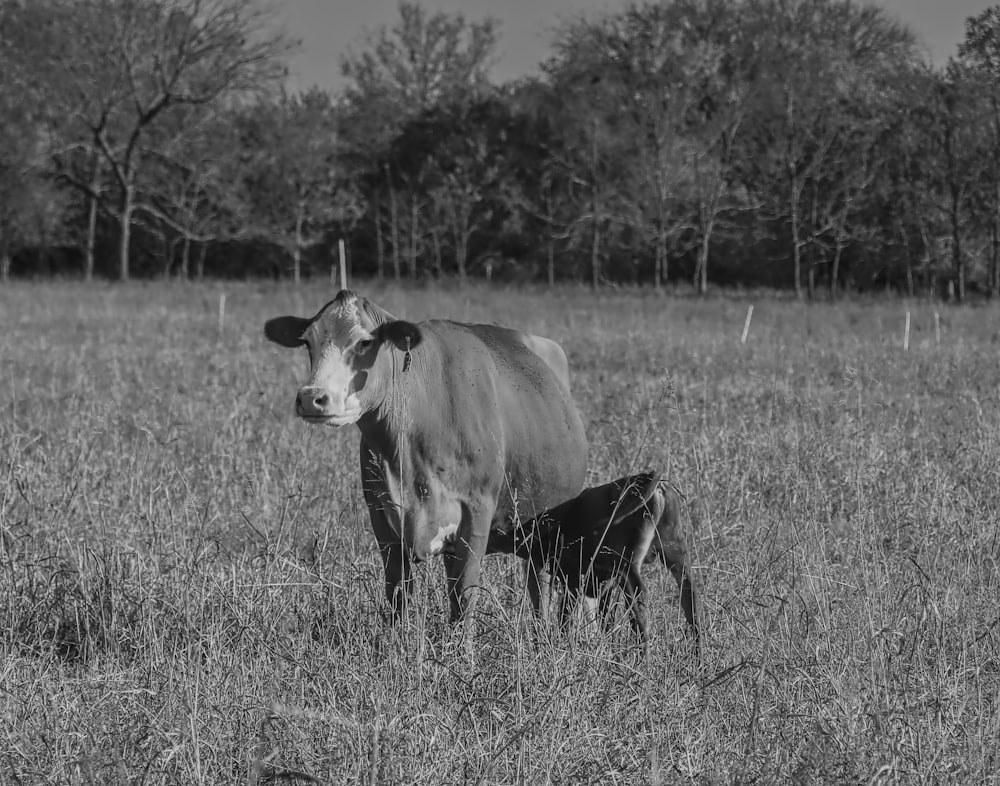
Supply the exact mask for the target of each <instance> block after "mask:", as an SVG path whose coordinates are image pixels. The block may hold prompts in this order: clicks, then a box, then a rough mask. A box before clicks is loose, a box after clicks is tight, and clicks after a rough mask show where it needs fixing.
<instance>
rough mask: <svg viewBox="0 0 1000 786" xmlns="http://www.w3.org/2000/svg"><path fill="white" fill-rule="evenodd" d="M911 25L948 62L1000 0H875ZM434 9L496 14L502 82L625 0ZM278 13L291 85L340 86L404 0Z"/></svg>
mask: <svg viewBox="0 0 1000 786" xmlns="http://www.w3.org/2000/svg"><path fill="white" fill-rule="evenodd" d="M876 2H877V4H878V5H881V6H883V7H884V8H885V9H886V11H887V12H888V13H889V14H890V15H891V16H893V17H895V18H896V19H898V20H900V21H901V22H903V23H905V24H906V25H908V26H909V27H910V28H911V29H913V31H914V32H915V33H916V34H917V37H918V39H919V40H921V41H922V42H923V43H924V44H925V45H926V47H927V49H928V51H929V53H930V56H931V57H932V58H933V59H934V61H935V62H936V63H938V64H943V63H944V62H945V61H946V60H947V59H948V57H949V56H950V55H952V54H954V52H955V49H956V47H957V46H958V43H959V41H961V40H962V36H963V32H964V29H965V19H966V17H969V16H972V15H974V14H977V13H979V12H980V11H982V10H983V9H985V8H987V7H989V6H991V5H994V4H996V2H998V0H876ZM421 4H422V5H423V6H424V7H425V8H427V9H428V10H431V11H444V12H446V13H458V12H461V13H462V14H464V15H465V18H466V19H468V20H473V21H474V20H479V19H482V18H484V17H486V16H492V17H494V18H496V19H498V20H499V21H500V47H499V49H500V51H499V60H498V63H497V65H496V67H495V68H494V71H493V76H494V78H495V79H496V80H497V81H500V82H503V81H506V80H508V79H512V78H515V77H520V76H525V75H527V74H530V73H535V72H536V71H537V67H538V64H539V63H540V62H541V61H542V60H543V59H544V58H545V57H546V56H547V54H548V51H549V42H550V40H551V34H552V30H553V28H554V27H555V26H556V25H557V24H558V23H559V21H560V20H563V19H566V18H568V17H572V16H575V15H577V14H579V13H581V12H595V11H596V12H600V11H613V10H615V9H617V8H621V7H623V6H624V5H625V4H626V3H625V0H421ZM276 5H277V7H278V8H279V19H281V20H282V21H283V23H284V25H285V28H286V30H287V31H288V33H289V34H290V35H291V36H292V37H293V38H296V39H298V40H299V41H300V42H301V48H300V51H299V52H298V53H297V54H296V55H294V56H293V57H292V59H291V62H290V71H291V74H290V84H291V86H292V87H293V88H296V89H304V88H307V87H310V86H312V85H318V86H320V87H323V88H326V89H336V88H337V87H339V86H340V84H341V78H340V66H339V63H340V57H341V56H342V55H343V54H345V53H346V52H347V51H348V49H353V50H354V51H360V50H362V49H364V47H365V35H366V32H374V31H375V30H377V29H378V28H379V27H381V26H383V25H390V26H391V25H392V24H394V23H395V21H396V19H397V17H398V6H399V3H398V0H278V2H277V3H276Z"/></svg>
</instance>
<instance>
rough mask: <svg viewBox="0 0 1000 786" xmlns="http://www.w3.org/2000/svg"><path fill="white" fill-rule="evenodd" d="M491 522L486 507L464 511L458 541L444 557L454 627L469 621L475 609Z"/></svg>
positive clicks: (469, 508)
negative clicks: (458, 623) (463, 621)
mask: <svg viewBox="0 0 1000 786" xmlns="http://www.w3.org/2000/svg"><path fill="white" fill-rule="evenodd" d="M490 519H491V512H490V510H489V508H488V507H487V506H486V505H483V506H478V507H475V508H473V507H467V508H465V509H463V511H462V524H461V526H460V527H459V531H458V537H457V538H455V541H454V545H453V548H452V549H451V551H450V552H449V553H446V554H445V555H444V569H445V574H446V576H447V583H448V602H449V604H450V605H451V621H452V622H453V623H455V622H459V621H461V620H463V619H465V618H466V617H468V616H469V615H470V614H471V613H472V610H473V608H474V607H475V603H476V593H477V592H478V590H479V580H480V577H481V575H482V570H483V558H484V557H485V556H486V546H487V543H488V541H489V531H490Z"/></svg>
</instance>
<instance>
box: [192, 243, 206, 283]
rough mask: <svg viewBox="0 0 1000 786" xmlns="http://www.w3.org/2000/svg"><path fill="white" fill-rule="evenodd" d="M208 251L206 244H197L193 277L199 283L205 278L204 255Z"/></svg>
mask: <svg viewBox="0 0 1000 786" xmlns="http://www.w3.org/2000/svg"><path fill="white" fill-rule="evenodd" d="M207 251H208V243H199V244H198V261H197V262H196V263H195V268H194V271H195V272H194V275H195V278H197V279H198V280H199V281H201V280H202V279H203V278H204V277H205V253H206V252H207Z"/></svg>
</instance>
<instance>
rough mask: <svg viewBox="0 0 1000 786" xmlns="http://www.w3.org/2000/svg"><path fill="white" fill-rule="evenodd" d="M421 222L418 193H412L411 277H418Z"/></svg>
mask: <svg viewBox="0 0 1000 786" xmlns="http://www.w3.org/2000/svg"><path fill="white" fill-rule="evenodd" d="M419 222H420V206H419V205H418V204H417V195H416V194H411V195H410V279H411V280H416V278H417V238H418V232H417V229H418V226H419Z"/></svg>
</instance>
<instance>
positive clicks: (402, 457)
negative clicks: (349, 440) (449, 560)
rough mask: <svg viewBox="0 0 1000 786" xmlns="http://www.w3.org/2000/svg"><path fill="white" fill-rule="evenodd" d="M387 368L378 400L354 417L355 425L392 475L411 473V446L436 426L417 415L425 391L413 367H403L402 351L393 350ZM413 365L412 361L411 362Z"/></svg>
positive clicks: (411, 475)
mask: <svg viewBox="0 0 1000 786" xmlns="http://www.w3.org/2000/svg"><path fill="white" fill-rule="evenodd" d="M390 362H391V364H392V365H391V369H390V373H389V374H388V375H387V376H388V379H389V383H388V384H387V385H386V388H385V391H384V395H383V396H382V399H381V401H380V402H379V403H378V404H377V405H376V406H374V407H373V408H372V409H371V410H370V411H369V412H367V413H366V414H365V415H363V416H362V417H361V419H359V420H358V428H359V429H360V430H361V435H362V437H363V439H364V441H365V444H366V445H367V446H368V449H369V450H371V451H373V452H374V453H375V454H376V455H377V456H378V457H379V460H380V461H382V463H383V465H384V466H385V468H386V469H387V470H390V471H391V472H392V474H393V475H397V476H402V477H405V478H412V477H413V473H412V470H413V456H412V453H411V446H412V445H413V444H414V442H415V441H416V442H422V441H423V439H422V438H423V434H422V433H421V432H422V431H424V430H428V429H432V428H435V427H439V426H437V425H436V424H435V423H434V422H433V421H428V419H427V418H424V417H420V415H419V410H421V409H422V408H423V404H424V400H425V398H426V392H425V391H424V390H423V389H422V388H421V386H420V385H419V384H417V380H416V375H417V374H418V372H417V371H416V369H415V368H408V369H407V370H406V371H403V365H404V363H405V359H404V356H403V355H398V354H397V353H393V355H392V357H391V360H390ZM412 365H413V366H415V365H416V363H412Z"/></svg>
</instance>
